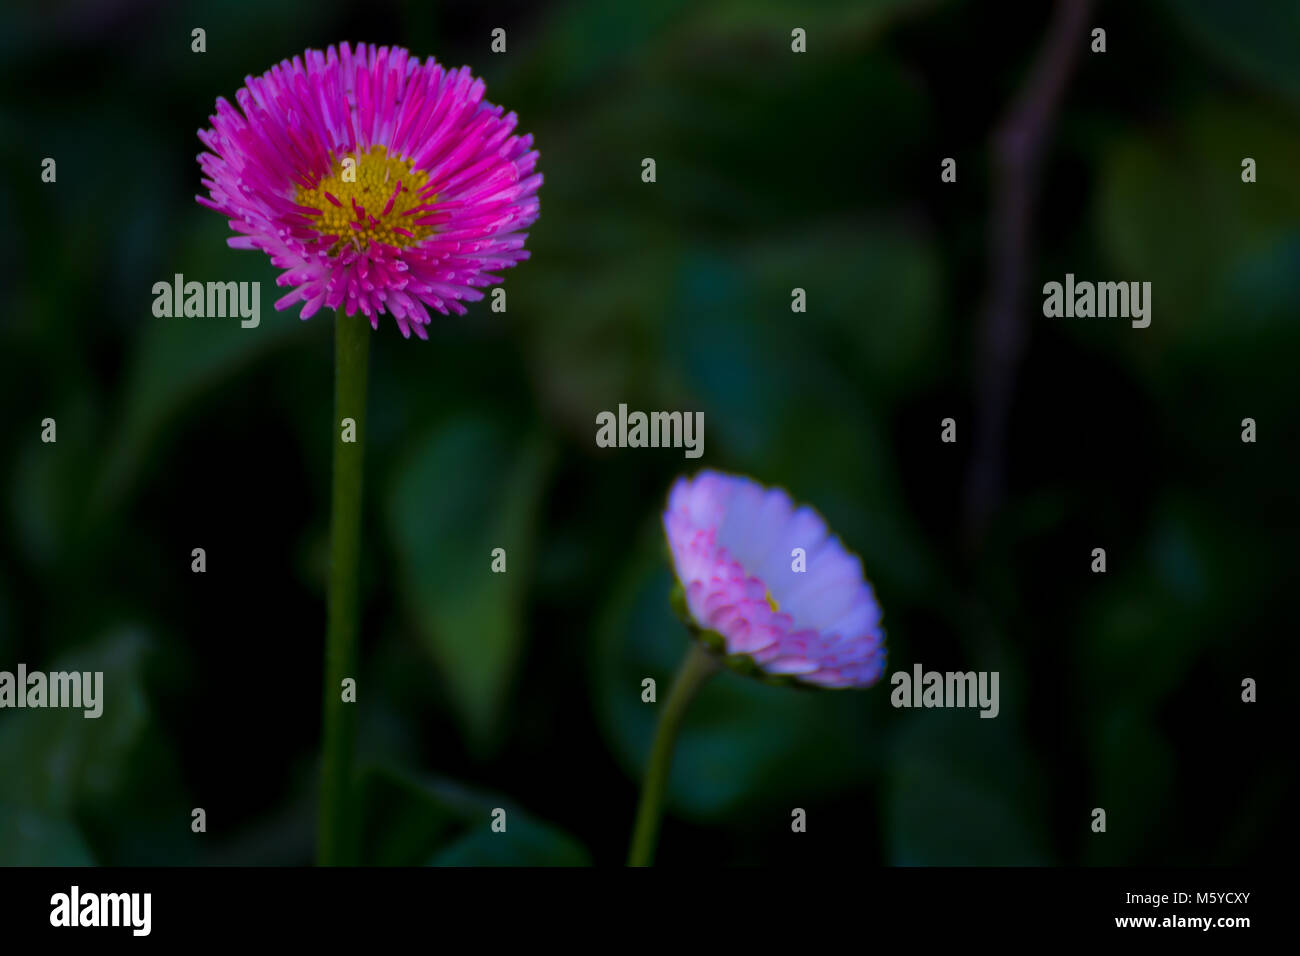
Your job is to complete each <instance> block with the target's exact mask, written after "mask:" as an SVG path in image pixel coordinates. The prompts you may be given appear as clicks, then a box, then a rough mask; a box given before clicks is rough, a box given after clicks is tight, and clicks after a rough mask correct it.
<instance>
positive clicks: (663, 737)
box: [627, 639, 722, 866]
mask: <svg viewBox="0 0 1300 956" xmlns="http://www.w3.org/2000/svg"><path fill="white" fill-rule="evenodd" d="M721 668H722V658H721V657H719V656H718V655H717V654H714V653H713V652H712V651H710V650H709V649H708V648H707V647H705V646H704V645H703V644H702V643H700V642H699V641H696V640H694V639H692V640H691V646H690V650H688V651H687V652H686V659H685V660H683V661H682V666H681V668H680V669H678V671H677V677H676V678H675V679H674V680H673V686H672V689H671V690H670V691H669V692H668V699H667V700H666V701H665V702H664V709H663V713H662V714H660V715H659V727H658V729H657V730H656V731H655V741H654V745H653V746H652V747H651V750H650V766H649V767H648V768H647V769H646V775H645V784H644V786H643V787H642V790H641V805H640V807H638V808H637V814H636V825H635V827H634V828H633V830H632V847H631V849H630V850H629V851H628V858H627V865H628V866H649V865H650V864H651V863H652V862H654V855H655V844H656V843H657V842H658V839H659V821H660V820H661V819H662V818H663V812H664V811H663V802H664V792H665V791H666V790H667V788H668V772H669V771H670V770H671V769H672V765H673V746H674V745H675V744H676V743H677V731H678V730H680V729H681V725H682V718H683V717H685V716H686V711H687V708H689V707H690V705H691V701H692V700H694V699H695V694H696V692H697V691H698V690H699V689H700V688H701V687H702V686H703V685H704V682H705V681H707V680H708V679H709V678H710V677H712V676H713V675H714V674H716V673H717V672H718V671H719V670H720V669H721Z"/></svg>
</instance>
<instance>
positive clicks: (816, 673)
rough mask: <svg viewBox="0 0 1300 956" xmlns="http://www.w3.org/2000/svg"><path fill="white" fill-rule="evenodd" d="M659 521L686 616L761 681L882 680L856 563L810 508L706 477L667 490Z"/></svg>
mask: <svg viewBox="0 0 1300 956" xmlns="http://www.w3.org/2000/svg"><path fill="white" fill-rule="evenodd" d="M663 522H664V530H665V532H666V533H667V536H668V545H669V548H670V550H671V552H672V559H673V564H674V565H675V569H676V572H677V578H678V580H679V581H680V582H681V585H682V589H683V594H682V596H683V598H684V604H685V611H686V614H687V616H688V618H689V622H690V623H691V624H692V625H693V626H694V628H696V629H697V630H698V632H699V635H698V636H700V637H701V638H703V639H704V640H705V641H706V642H709V643H712V644H714V645H715V646H716V645H721V646H718V647H717V649H718V650H722V651H725V653H726V654H727V655H728V656H729V657H731V658H732V659H733V661H734V660H735V658H736V656H739V659H740V660H741V661H743V660H744V659H745V658H748V659H749V660H750V661H752V664H753V665H756V667H757V669H758V670H759V671H761V673H762V674H763V675H769V676H776V677H789V678H792V679H794V680H796V681H798V682H801V683H805V684H812V685H815V686H818V687H866V686H868V685H870V684H873V683H875V682H876V680H878V679H879V677H880V675H881V673H882V672H883V671H884V667H885V646H884V640H885V635H884V632H883V631H882V630H881V628H880V608H879V606H878V605H877V604H876V599H875V595H874V593H873V592H872V589H871V585H870V584H868V583H867V582H866V580H864V578H863V575H862V562H861V561H860V560H859V559H858V557H857V556H856V555H854V554H852V553H851V552H849V551H847V550H845V548H844V546H843V545H842V544H841V543H840V541H839V539H838V538H836V537H835V536H834V535H832V534H830V533H829V531H828V530H827V527H826V522H825V521H823V520H822V518H821V516H820V515H818V514H817V513H816V512H815V511H813V510H812V509H811V508H809V507H807V506H797V505H796V504H795V503H794V502H793V501H792V500H791V499H790V496H789V495H788V494H787V493H786V492H785V491H783V490H782V489H780V488H764V487H763V486H762V485H760V484H759V483H758V482H756V481H753V480H751V479H749V478H743V477H738V476H734V475H726V474H722V473H720V472H716V471H703V472H701V473H700V474H698V475H697V476H695V477H694V478H693V479H688V478H679V479H678V480H677V482H676V483H675V484H674V485H673V488H672V491H671V492H670V493H669V496H668V509H667V510H666V511H665V512H664V515H663ZM796 549H802V556H801V554H800V552H799V551H797V550H796ZM800 568H802V570H800Z"/></svg>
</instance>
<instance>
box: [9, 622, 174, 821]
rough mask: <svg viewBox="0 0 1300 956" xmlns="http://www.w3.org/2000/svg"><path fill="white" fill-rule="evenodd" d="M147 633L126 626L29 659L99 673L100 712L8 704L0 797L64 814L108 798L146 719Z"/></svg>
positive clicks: (36, 665) (39, 666)
mask: <svg viewBox="0 0 1300 956" xmlns="http://www.w3.org/2000/svg"><path fill="white" fill-rule="evenodd" d="M145 648H146V644H145V640H144V637H143V635H142V634H140V633H139V632H137V631H134V630H126V631H122V632H119V633H115V634H110V635H108V636H106V637H103V638H101V639H99V640H97V641H96V642H94V643H93V644H91V645H89V646H88V647H85V648H82V649H79V650H78V651H76V652H75V653H73V654H69V655H67V656H66V657H63V658H60V659H59V660H56V661H53V662H51V663H49V664H43V663H41V662H35V661H27V662H24V663H26V664H27V667H28V673H29V674H30V673H32V672H33V671H37V670H39V671H42V672H45V673H47V674H48V673H50V672H54V671H74V670H75V671H81V672H86V671H89V672H92V673H94V672H96V671H98V672H102V673H103V682H102V685H101V688H100V694H101V695H102V698H103V700H102V704H103V712H102V713H101V715H100V716H99V717H95V718H91V717H86V716H85V711H84V710H83V709H75V708H40V709H27V710H8V711H6V712H5V716H4V717H3V718H0V767H5V768H12V769H9V770H7V771H6V772H5V773H4V774H0V801H3V802H6V803H11V804H14V805H17V806H21V807H26V808H29V809H33V810H38V811H45V812H47V813H50V814H53V815H62V814H67V813H70V812H72V811H74V810H76V809H77V808H78V807H79V806H81V805H83V804H85V803H86V802H88V801H96V800H102V799H105V798H107V797H109V796H110V795H111V794H112V793H113V792H114V791H115V789H116V788H117V787H118V785H119V783H120V782H121V777H122V774H123V773H124V772H125V770H126V768H127V763H128V760H127V758H128V756H129V754H130V752H131V750H132V748H133V746H134V745H135V743H136V740H137V738H138V736H139V735H140V733H141V731H142V730H143V729H144V727H145V725H146V723H147V722H148V708H147V705H146V702H145V698H144V691H143V688H142V686H141V666H142V663H143V660H144V655H145Z"/></svg>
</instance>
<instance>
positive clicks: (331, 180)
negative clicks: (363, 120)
mask: <svg viewBox="0 0 1300 956" xmlns="http://www.w3.org/2000/svg"><path fill="white" fill-rule="evenodd" d="M427 182H428V177H427V176H426V175H425V174H424V173H423V172H417V171H416V170H415V169H414V163H413V162H412V161H411V160H409V159H396V158H393V157H390V156H389V155H388V150H387V149H385V148H384V147H383V146H372V147H370V150H369V151H368V152H366V153H358V154H357V155H355V156H353V155H350V154H345V155H344V156H342V157H333V158H331V161H330V174H329V175H328V176H326V177H325V178H324V179H322V180H321V181H320V182H319V183H318V184H317V185H316V188H315V189H305V188H303V187H302V186H299V187H298V191H297V195H296V197H295V198H296V201H297V203H298V204H299V205H300V206H309V207H311V208H312V209H319V210H320V212H321V215H320V219H319V220H318V222H317V227H316V228H317V229H318V231H319V232H320V234H321V235H322V236H337V237H338V240H337V241H336V242H335V243H334V245H333V246H332V247H331V249H330V253H331V254H334V253H337V252H338V250H339V248H340V247H341V246H342V245H343V243H346V242H350V243H352V244H353V245H355V246H356V247H357V249H359V250H361V251H363V252H364V251H365V250H366V249H368V248H369V247H370V243H372V242H382V243H384V244H386V245H390V246H410V245H414V244H415V243H417V242H419V241H420V240H421V239H423V238H424V237H425V236H428V235H430V234H431V233H432V232H433V231H434V227H433V225H431V224H429V223H427V222H426V223H425V224H424V225H420V224H419V222H418V221H419V220H424V219H426V218H427V217H428V216H429V215H430V214H431V213H432V212H433V211H434V210H433V204H434V202H436V200H437V198H438V197H437V196H436V195H434V194H424V193H421V192H420V190H421V189H423V188H424V186H425V184H426V183H427ZM313 218H315V217H313Z"/></svg>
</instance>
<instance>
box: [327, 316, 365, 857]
mask: <svg viewBox="0 0 1300 956" xmlns="http://www.w3.org/2000/svg"><path fill="white" fill-rule="evenodd" d="M370 334H371V330H370V323H369V322H367V321H366V320H365V318H364V317H363V316H360V315H352V316H347V315H344V314H343V309H342V308H341V307H340V309H339V313H338V316H337V317H336V318H335V320H334V422H333V428H334V429H335V432H334V436H333V439H334V482H333V492H332V500H331V503H330V573H329V601H328V604H329V610H328V618H329V620H328V624H327V627H326V635H325V683H324V690H323V697H322V701H323V712H322V722H323V726H324V731H323V740H322V745H321V746H322V759H321V791H320V820H319V829H318V832H317V860H318V862H319V863H320V864H321V865H322V866H339V865H347V864H351V863H355V862H356V858H355V842H354V838H353V836H354V835H353V832H352V825H351V824H352V807H351V803H352V785H353V780H352V756H353V751H354V749H355V743H356V704H355V703H353V702H352V701H346V702H345V701H344V699H343V681H344V680H345V679H346V678H349V677H350V678H353V679H354V680H355V678H356V676H357V673H356V663H357V629H358V614H359V606H358V605H359V597H358V595H359V586H358V580H357V571H358V566H359V564H360V557H361V478H362V463H363V461H364V457H365V433H366V365H367V361H368V359H369V352H370ZM349 418H350V419H352V422H353V424H352V429H351V430H350V432H351V433H349V429H348V428H347V427H346V425H344V420H345V419H349ZM345 438H355V441H345V440H344V439H345Z"/></svg>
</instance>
